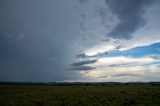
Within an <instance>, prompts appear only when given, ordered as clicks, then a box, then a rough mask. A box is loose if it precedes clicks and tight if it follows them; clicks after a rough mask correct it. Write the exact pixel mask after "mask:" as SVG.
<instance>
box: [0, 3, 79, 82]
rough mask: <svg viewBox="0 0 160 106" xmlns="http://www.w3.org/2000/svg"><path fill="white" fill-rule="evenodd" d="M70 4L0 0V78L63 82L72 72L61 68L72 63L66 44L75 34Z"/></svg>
mask: <svg viewBox="0 0 160 106" xmlns="http://www.w3.org/2000/svg"><path fill="white" fill-rule="evenodd" d="M73 3H74V2H68V1H65V0H63V1H59V0H53V1H52V0H45V1H43V0H14V1H12V0H1V1H0V14H1V17H0V81H63V80H65V79H67V78H71V77H72V76H74V75H75V74H74V72H73V73H72V74H70V72H68V71H65V69H66V68H65V66H66V65H68V64H70V63H72V62H71V60H70V58H71V55H72V51H71V50H70V46H68V45H71V43H72V41H74V38H75V37H77V36H75V34H73V33H75V32H74V31H76V27H75V26H76V25H77V23H76V22H77V20H76V19H75V18H74V15H75V14H72V13H71V11H72V10H73V7H72V6H74V4H73ZM72 12H73V11H72ZM70 29H72V30H70ZM66 44H67V45H66Z"/></svg>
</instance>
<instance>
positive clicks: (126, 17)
mask: <svg viewBox="0 0 160 106" xmlns="http://www.w3.org/2000/svg"><path fill="white" fill-rule="evenodd" d="M105 2H106V5H108V6H109V8H110V9H111V11H112V12H113V13H114V14H115V15H116V16H117V18H118V19H119V20H120V22H119V24H118V25H117V26H116V27H115V29H114V30H112V31H111V32H110V33H109V34H107V36H110V37H113V38H123V39H129V38H131V35H132V33H134V32H135V31H136V30H138V29H139V28H140V27H142V26H144V25H145V24H146V21H145V19H144V17H143V14H144V13H145V11H146V9H147V7H148V6H149V5H151V4H152V2H153V1H151V0H105Z"/></svg>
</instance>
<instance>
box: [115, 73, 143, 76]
mask: <svg viewBox="0 0 160 106" xmlns="http://www.w3.org/2000/svg"><path fill="white" fill-rule="evenodd" d="M125 76H130V77H134V76H140V74H134V73H122V74H116V75H113V77H125Z"/></svg>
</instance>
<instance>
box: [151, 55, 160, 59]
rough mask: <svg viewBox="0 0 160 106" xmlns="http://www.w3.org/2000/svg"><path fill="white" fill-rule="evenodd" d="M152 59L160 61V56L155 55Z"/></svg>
mask: <svg viewBox="0 0 160 106" xmlns="http://www.w3.org/2000/svg"><path fill="white" fill-rule="evenodd" d="M150 58H152V59H154V60H159V59H160V56H156V55H155V56H154V55H153V56H150Z"/></svg>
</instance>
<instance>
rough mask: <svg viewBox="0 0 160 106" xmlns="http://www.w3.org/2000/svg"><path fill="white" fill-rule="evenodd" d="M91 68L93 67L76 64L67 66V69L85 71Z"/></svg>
mask: <svg viewBox="0 0 160 106" xmlns="http://www.w3.org/2000/svg"><path fill="white" fill-rule="evenodd" d="M93 69H95V68H94V67H91V66H76V67H72V68H69V69H68V70H79V71H87V70H93Z"/></svg>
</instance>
